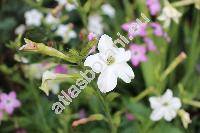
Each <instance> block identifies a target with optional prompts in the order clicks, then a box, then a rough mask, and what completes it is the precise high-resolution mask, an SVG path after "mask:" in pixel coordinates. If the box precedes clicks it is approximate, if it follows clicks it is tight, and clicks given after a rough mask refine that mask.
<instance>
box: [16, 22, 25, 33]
mask: <svg viewBox="0 0 200 133" xmlns="http://www.w3.org/2000/svg"><path fill="white" fill-rule="evenodd" d="M25 30H26V26H25V25H24V24H20V25H19V26H18V27H17V28H16V29H15V34H16V35H20V34H24V32H25Z"/></svg>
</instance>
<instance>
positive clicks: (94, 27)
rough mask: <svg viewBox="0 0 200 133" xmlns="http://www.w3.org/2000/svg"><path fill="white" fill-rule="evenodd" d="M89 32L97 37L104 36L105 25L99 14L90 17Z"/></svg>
mask: <svg viewBox="0 0 200 133" xmlns="http://www.w3.org/2000/svg"><path fill="white" fill-rule="evenodd" d="M88 30H89V32H93V33H95V34H97V35H102V34H103V23H102V17H101V16H99V15H98V14H93V15H90V16H89V18H88Z"/></svg>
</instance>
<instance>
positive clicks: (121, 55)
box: [115, 48, 131, 63]
mask: <svg viewBox="0 0 200 133" xmlns="http://www.w3.org/2000/svg"><path fill="white" fill-rule="evenodd" d="M115 58H116V62H117V63H121V62H127V61H129V60H130V59H131V51H129V50H128V51H125V49H124V48H117V54H116V55H115Z"/></svg>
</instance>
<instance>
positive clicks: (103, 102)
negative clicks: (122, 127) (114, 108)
mask: <svg viewBox="0 0 200 133" xmlns="http://www.w3.org/2000/svg"><path fill="white" fill-rule="evenodd" d="M94 88H95V89H94V90H95V92H96V95H97V97H98V98H99V100H100V101H101V103H102V105H103V107H104V111H105V114H106V116H107V118H108V123H109V125H110V129H111V133H117V128H116V127H115V126H114V123H113V121H112V117H111V114H110V109H109V105H108V103H107V102H106V101H105V99H104V97H103V96H102V95H101V93H100V91H99V90H98V89H96V87H94Z"/></svg>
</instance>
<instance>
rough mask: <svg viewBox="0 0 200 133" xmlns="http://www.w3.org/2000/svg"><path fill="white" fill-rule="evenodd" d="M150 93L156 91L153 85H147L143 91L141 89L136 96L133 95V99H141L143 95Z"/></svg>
mask: <svg viewBox="0 0 200 133" xmlns="http://www.w3.org/2000/svg"><path fill="white" fill-rule="evenodd" d="M152 93H157V92H156V90H155V88H154V87H149V88H147V89H145V90H144V91H142V92H141V93H140V94H139V95H137V96H136V97H133V100H134V101H137V102H138V101H140V100H141V99H143V98H144V97H146V96H147V95H149V94H152Z"/></svg>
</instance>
